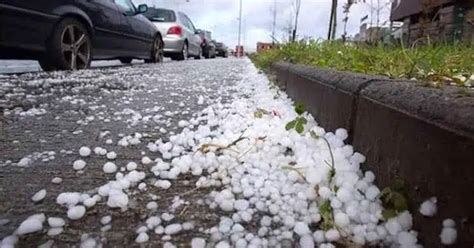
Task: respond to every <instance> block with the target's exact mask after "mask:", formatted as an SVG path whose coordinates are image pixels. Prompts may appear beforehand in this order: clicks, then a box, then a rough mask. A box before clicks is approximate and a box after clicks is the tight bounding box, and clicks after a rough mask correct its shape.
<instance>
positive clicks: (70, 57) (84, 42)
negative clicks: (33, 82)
mask: <svg viewBox="0 0 474 248" xmlns="http://www.w3.org/2000/svg"><path fill="white" fill-rule="evenodd" d="M46 54H48V55H49V58H47V59H46V58H45V59H42V60H41V63H42V64H43V65H44V69H47V70H79V69H86V68H89V66H90V64H91V60H92V42H91V38H90V34H89V32H88V31H87V28H86V27H85V26H84V25H83V24H82V23H81V22H79V21H78V20H76V19H74V18H64V19H63V20H61V21H60V22H59V23H58V24H57V25H56V27H55V28H54V30H53V32H52V34H51V36H50V37H49V39H48V41H47V43H46Z"/></svg>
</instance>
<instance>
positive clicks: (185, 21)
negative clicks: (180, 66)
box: [144, 8, 202, 60]
mask: <svg viewBox="0 0 474 248" xmlns="http://www.w3.org/2000/svg"><path fill="white" fill-rule="evenodd" d="M144 15H145V16H146V17H147V18H148V19H149V20H150V21H151V22H153V24H155V26H156V27H157V28H158V30H159V31H160V33H162V34H163V42H164V43H165V46H164V49H163V51H164V56H165V57H171V59H173V60H185V59H187V58H189V57H194V58H195V59H200V58H201V56H202V49H201V43H202V40H201V37H200V35H199V33H198V31H197V30H196V28H195V27H194V24H193V23H192V21H191V20H190V19H189V17H188V16H187V15H186V14H184V13H182V12H179V11H175V10H171V9H163V8H148V11H147V12H146V13H144Z"/></svg>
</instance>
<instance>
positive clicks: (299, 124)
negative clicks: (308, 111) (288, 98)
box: [285, 103, 308, 134]
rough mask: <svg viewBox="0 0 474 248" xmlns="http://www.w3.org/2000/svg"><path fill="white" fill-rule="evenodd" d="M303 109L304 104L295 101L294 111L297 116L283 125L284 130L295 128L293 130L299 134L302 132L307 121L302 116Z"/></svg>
mask: <svg viewBox="0 0 474 248" xmlns="http://www.w3.org/2000/svg"><path fill="white" fill-rule="evenodd" d="M304 111H305V110H304V105H303V104H302V103H297V104H296V105H295V112H296V113H297V114H298V117H296V119H294V120H292V121H290V122H288V123H287V124H286V126H285V129H286V130H290V129H295V131H296V132H298V133H299V134H301V133H303V131H304V125H306V123H308V120H306V118H304V117H303V116H302V115H303V113H304Z"/></svg>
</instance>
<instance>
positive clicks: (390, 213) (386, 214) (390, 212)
mask: <svg viewBox="0 0 474 248" xmlns="http://www.w3.org/2000/svg"><path fill="white" fill-rule="evenodd" d="M382 217H383V218H384V220H388V219H391V218H395V217H397V211H395V210H394V209H384V210H382Z"/></svg>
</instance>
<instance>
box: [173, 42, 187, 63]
mask: <svg viewBox="0 0 474 248" xmlns="http://www.w3.org/2000/svg"><path fill="white" fill-rule="evenodd" d="M188 56H189V48H188V43H186V42H185V43H184V44H183V50H181V52H180V53H179V54H178V55H177V56H176V60H186V59H188Z"/></svg>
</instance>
